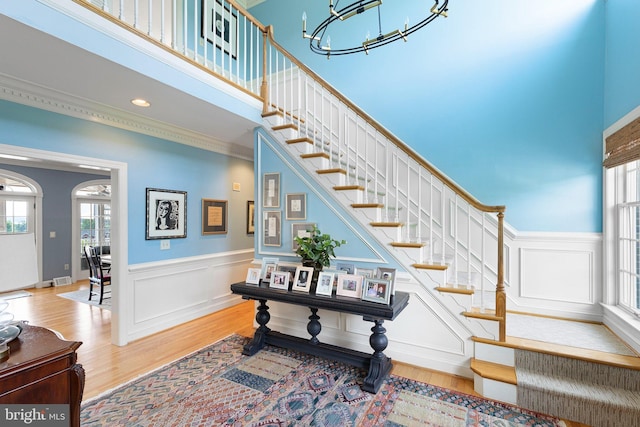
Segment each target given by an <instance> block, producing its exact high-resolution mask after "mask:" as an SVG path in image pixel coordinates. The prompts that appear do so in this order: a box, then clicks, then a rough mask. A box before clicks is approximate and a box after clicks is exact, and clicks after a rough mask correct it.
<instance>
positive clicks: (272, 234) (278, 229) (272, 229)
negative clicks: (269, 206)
mask: <svg viewBox="0 0 640 427" xmlns="http://www.w3.org/2000/svg"><path fill="white" fill-rule="evenodd" d="M262 233H263V235H264V239H263V242H262V243H263V244H264V245H265V246H282V212H280V211H264V226H263V229H262Z"/></svg>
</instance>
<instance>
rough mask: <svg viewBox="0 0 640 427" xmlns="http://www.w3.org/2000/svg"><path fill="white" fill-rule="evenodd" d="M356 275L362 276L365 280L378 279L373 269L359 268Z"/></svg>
mask: <svg viewBox="0 0 640 427" xmlns="http://www.w3.org/2000/svg"><path fill="white" fill-rule="evenodd" d="M355 274H358V275H360V276H362V277H363V278H365V279H367V278H374V277H376V272H375V270H373V269H372V268H360V267H357V268H356V271H355Z"/></svg>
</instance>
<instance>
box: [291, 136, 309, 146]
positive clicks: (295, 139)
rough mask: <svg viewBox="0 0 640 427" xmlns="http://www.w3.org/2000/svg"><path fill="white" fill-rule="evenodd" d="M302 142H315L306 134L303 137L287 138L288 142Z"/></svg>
mask: <svg viewBox="0 0 640 427" xmlns="http://www.w3.org/2000/svg"><path fill="white" fill-rule="evenodd" d="M301 142H307V143H309V144H313V140H312V139H311V138H308V137H306V136H303V137H301V138H293V139H287V141H286V143H287V144H298V143H301Z"/></svg>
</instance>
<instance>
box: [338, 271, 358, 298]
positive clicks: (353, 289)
mask: <svg viewBox="0 0 640 427" xmlns="http://www.w3.org/2000/svg"><path fill="white" fill-rule="evenodd" d="M336 295H342V296H344V297H353V298H358V299H359V298H360V297H361V296H362V276H358V275H356V274H339V275H338V288H337V289H336Z"/></svg>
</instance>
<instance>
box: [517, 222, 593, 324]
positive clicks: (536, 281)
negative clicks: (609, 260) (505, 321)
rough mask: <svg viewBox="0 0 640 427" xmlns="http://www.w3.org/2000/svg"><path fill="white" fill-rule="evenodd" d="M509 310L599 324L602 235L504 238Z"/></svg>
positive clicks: (535, 235) (518, 236)
mask: <svg viewBox="0 0 640 427" xmlns="http://www.w3.org/2000/svg"><path fill="white" fill-rule="evenodd" d="M506 242H507V245H509V246H510V247H511V253H512V254H516V256H515V257H512V258H511V259H510V260H509V262H510V263H511V265H510V268H509V270H508V271H509V277H508V281H507V282H508V287H507V294H508V297H509V300H508V302H507V309H508V310H513V311H525V312H532V313H538V314H545V315H553V316H561V317H568V318H574V319H582V320H595V321H602V308H601V306H600V302H601V301H602V235H601V234H599V233H516V234H515V235H513V236H509V237H508V238H507V239H506Z"/></svg>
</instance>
